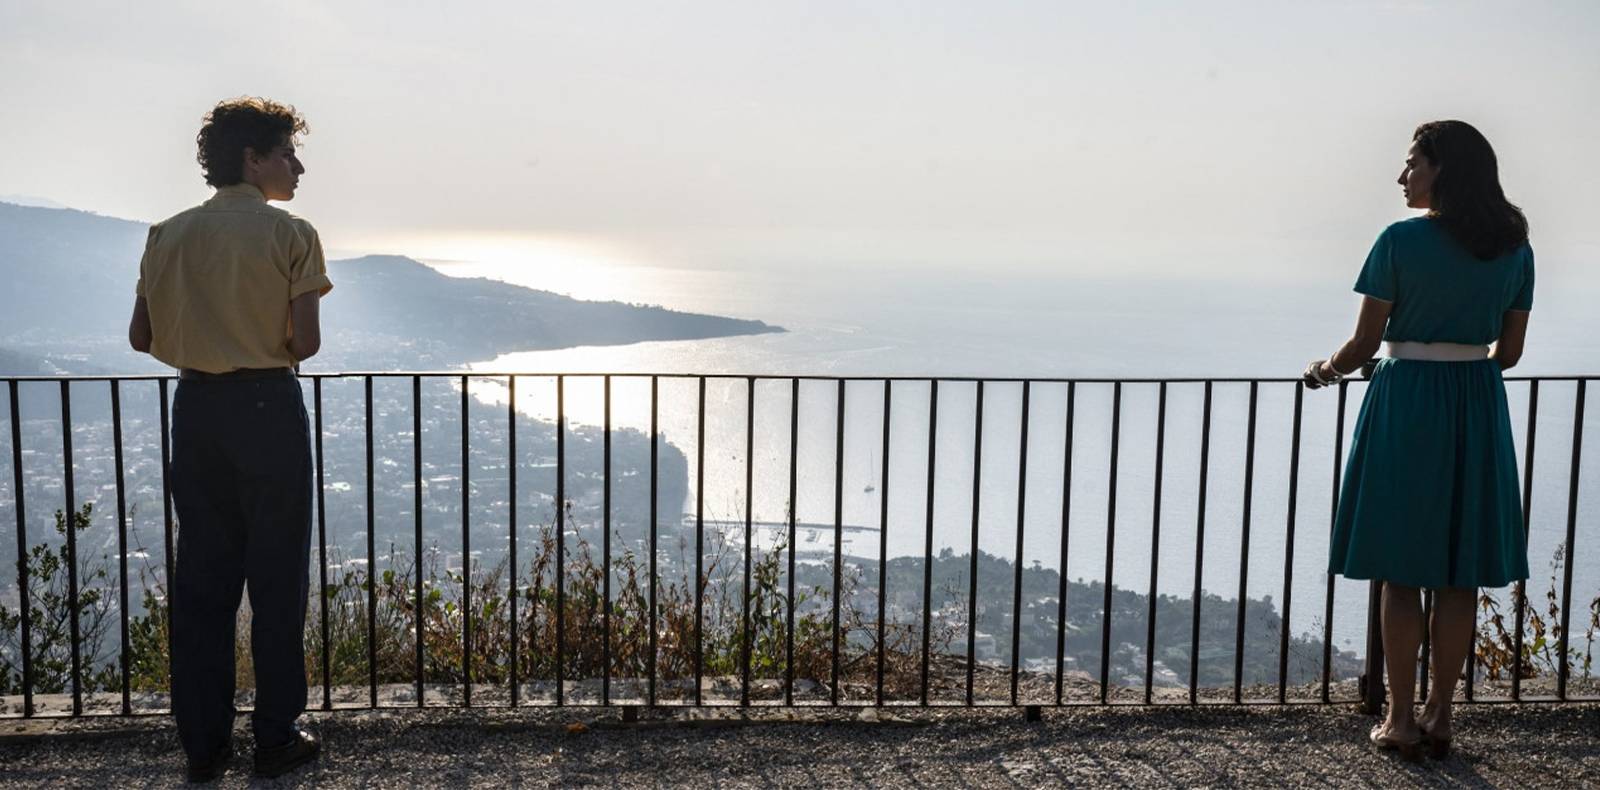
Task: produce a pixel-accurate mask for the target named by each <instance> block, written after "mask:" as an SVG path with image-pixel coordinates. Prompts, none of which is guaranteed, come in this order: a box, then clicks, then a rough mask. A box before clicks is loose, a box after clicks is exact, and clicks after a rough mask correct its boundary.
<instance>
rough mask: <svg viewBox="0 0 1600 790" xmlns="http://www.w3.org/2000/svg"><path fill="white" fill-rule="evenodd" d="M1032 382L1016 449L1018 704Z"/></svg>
mask: <svg viewBox="0 0 1600 790" xmlns="http://www.w3.org/2000/svg"><path fill="white" fill-rule="evenodd" d="M1029 388H1030V383H1029V382H1026V381H1024V382H1022V428H1021V430H1020V433H1021V438H1020V440H1019V441H1020V444H1021V449H1019V450H1018V451H1017V564H1016V565H1015V566H1014V567H1013V568H1012V570H1013V572H1014V575H1013V577H1012V579H1011V704H1012V705H1015V704H1017V696H1018V691H1019V689H1018V685H1019V675H1018V673H1019V672H1020V671H1021V663H1022V660H1021V652H1022V555H1023V552H1024V548H1023V544H1022V537H1023V526H1024V523H1025V521H1026V519H1027V514H1028V507H1027V502H1028V405H1029V404H1028V395H1029Z"/></svg>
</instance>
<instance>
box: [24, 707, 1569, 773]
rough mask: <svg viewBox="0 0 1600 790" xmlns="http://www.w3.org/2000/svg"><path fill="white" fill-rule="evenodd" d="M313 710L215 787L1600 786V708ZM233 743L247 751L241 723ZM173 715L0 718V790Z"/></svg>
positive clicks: (133, 754) (121, 762)
mask: <svg viewBox="0 0 1600 790" xmlns="http://www.w3.org/2000/svg"><path fill="white" fill-rule="evenodd" d="M618 713H619V712H618V711H616V710H614V709H613V710H600V709H586V710H585V709H573V710H561V711H555V710H545V711H540V710H527V709H522V710H517V711H489V710H478V711H464V710H445V709H436V710H421V711H419V710H401V711H382V712H370V711H368V712H356V711H340V712H335V713H331V714H329V713H319V714H311V715H309V716H308V717H307V718H308V719H309V726H310V727H311V728H313V729H315V730H317V731H318V732H320V733H321V734H322V736H323V738H324V739H325V742H326V744H327V751H326V752H325V753H324V755H323V757H322V759H321V760H319V761H318V762H316V763H313V764H312V765H310V766H307V767H306V768H302V769H301V770H299V771H298V772H296V773H294V774H291V775H289V776H286V777H283V778H281V779H279V780H275V781H273V782H260V781H254V782H253V781H252V780H251V779H250V777H249V775H248V767H249V754H248V751H244V752H243V753H242V754H241V755H240V757H239V758H237V759H236V760H235V763H234V770H233V771H232V772H230V773H229V774H228V775H227V776H226V777H224V779H223V780H222V782H221V785H222V786H242V785H245V784H257V785H263V786H285V787H299V786H319V787H345V786H360V787H413V786H419V785H420V786H443V785H449V786H481V787H491V786H494V787H499V786H534V787H543V786H552V785H558V786H594V785H601V786H619V787H635V786H656V787H677V786H717V787H754V786H760V787H771V786H778V787H793V786H804V787H840V786H874V787H880V786H881V787H917V786H935V787H948V786H961V787H968V786H972V787H1019V786H1020V787H1032V786H1039V785H1051V786H1056V785H1060V786H1074V785H1082V786H1096V787H1098V786H1126V787H1192V786H1210V787H1266V786H1292V787H1326V786H1332V787H1375V788H1390V787H1528V786H1551V787H1576V786H1586V785H1587V786H1600V704H1592V703H1585V704H1568V705H1529V706H1514V705H1482V706H1475V707H1474V706H1462V707H1461V708H1460V709H1459V710H1458V714H1457V716H1458V725H1457V726H1458V733H1459V734H1458V737H1457V741H1458V743H1457V748H1456V753H1455V754H1453V755H1452V756H1451V757H1450V758H1449V759H1448V760H1445V761H1442V762H1431V761H1430V762H1424V763H1421V764H1407V763H1404V762H1401V761H1399V760H1397V759H1395V758H1393V757H1391V756H1388V755H1383V754H1377V753H1375V752H1373V751H1372V749H1371V748H1370V747H1368V746H1367V744H1366V738H1365V736H1366V731H1367V729H1368V728H1369V727H1370V726H1371V724H1372V723H1373V719H1372V718H1370V717H1367V716H1363V715H1361V714H1359V713H1356V712H1355V711H1354V710H1353V708H1352V707H1350V706H1332V707H1320V706H1317V707H1312V706H1291V707H1272V706H1263V707H1249V708H1222V707H1217V708H1208V707H1202V708H1199V709H1193V708H1183V707H1171V708H1167V707H1155V708H1140V707H1123V706H1114V707H1109V708H1068V709H1061V710H1048V709H1047V710H1046V711H1045V714H1044V721H1043V722H1042V723H1027V722H1025V721H1024V720H1023V716H1022V713H1021V711H1019V710H1011V709H1006V710H998V709H988V710H985V709H977V710H916V709H903V710H895V709H892V708H891V709H885V710H883V711H881V712H880V711H873V710H871V709H866V710H861V711H846V710H840V711H826V710H818V711H795V712H786V711H781V710H773V711H752V712H750V713H748V714H745V715H741V713H740V712H739V711H738V710H736V709H735V710H726V709H723V710H718V709H705V710H699V711H691V710H681V711H660V712H655V713H650V712H646V713H645V715H643V716H642V717H641V719H640V720H639V721H637V722H635V723H627V724H625V723H623V722H622V721H621V720H620V718H619V715H618ZM239 725H240V732H239V736H238V738H239V743H240V747H241V749H243V750H248V748H249V743H248V740H249V739H248V736H247V735H245V732H244V729H245V720H244V719H243V718H242V717H241V719H240V722H239ZM181 770H182V759H181V757H180V756H179V752H178V749H177V741H176V733H175V731H174V729H173V726H172V723H171V720H170V719H168V718H166V717H147V718H138V719H115V718H97V719H87V720H77V721H55V722H47V721H37V720H34V721H28V722H22V721H18V720H11V721H7V722H4V723H0V785H4V786H43V785H50V786H73V787H133V786H158V787H160V786H169V785H173V784H177V783H179V782H180V781H181V779H182V774H181Z"/></svg>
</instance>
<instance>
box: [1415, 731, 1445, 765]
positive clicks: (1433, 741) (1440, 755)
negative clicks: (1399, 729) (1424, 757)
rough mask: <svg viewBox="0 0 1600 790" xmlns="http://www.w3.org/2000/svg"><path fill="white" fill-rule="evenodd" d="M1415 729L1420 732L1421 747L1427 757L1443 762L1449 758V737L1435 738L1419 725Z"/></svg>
mask: <svg viewBox="0 0 1600 790" xmlns="http://www.w3.org/2000/svg"><path fill="white" fill-rule="evenodd" d="M1417 729H1419V730H1422V745H1423V746H1425V747H1426V748H1427V750H1428V756H1429V757H1431V758H1433V759H1435V760H1443V759H1445V758H1447V757H1449V756H1450V736H1448V735H1447V736H1445V737H1443V738H1440V737H1436V736H1435V735H1434V734H1433V733H1431V732H1428V730H1427V728H1425V727H1423V726H1422V725H1420V724H1419V725H1417Z"/></svg>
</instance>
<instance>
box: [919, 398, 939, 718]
mask: <svg viewBox="0 0 1600 790" xmlns="http://www.w3.org/2000/svg"><path fill="white" fill-rule="evenodd" d="M938 437H939V380H938V379H930V380H929V381H928V505H927V513H926V516H927V533H926V536H925V537H924V539H923V549H922V686H921V688H922V695H921V703H922V705H924V706H926V705H927V704H928V662H929V660H930V659H931V658H932V656H931V654H930V651H931V649H932V647H931V645H932V643H931V639H932V632H931V629H932V628H933V495H934V490H935V485H934V483H935V481H934V477H933V472H934V468H935V465H934V462H935V460H936V457H937V451H938V449H939V445H938Z"/></svg>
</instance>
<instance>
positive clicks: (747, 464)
mask: <svg viewBox="0 0 1600 790" xmlns="http://www.w3.org/2000/svg"><path fill="white" fill-rule="evenodd" d="M744 386H745V393H744V396H745V400H744V587H743V590H744V595H743V596H741V597H742V599H743V604H744V612H743V614H742V615H741V616H740V620H739V622H740V623H741V627H740V629H739V633H740V637H741V638H740V640H739V704H740V705H749V704H750V644H751V635H750V573H751V562H752V559H753V556H752V553H753V550H754V549H753V547H752V545H751V543H752V541H753V540H754V539H755V535H754V532H755V529H754V527H755V514H754V513H753V512H752V511H751V508H752V507H754V505H755V474H756V473H755V469H756V380H755V377H753V376H752V377H750V378H747V379H745V383H744Z"/></svg>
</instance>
